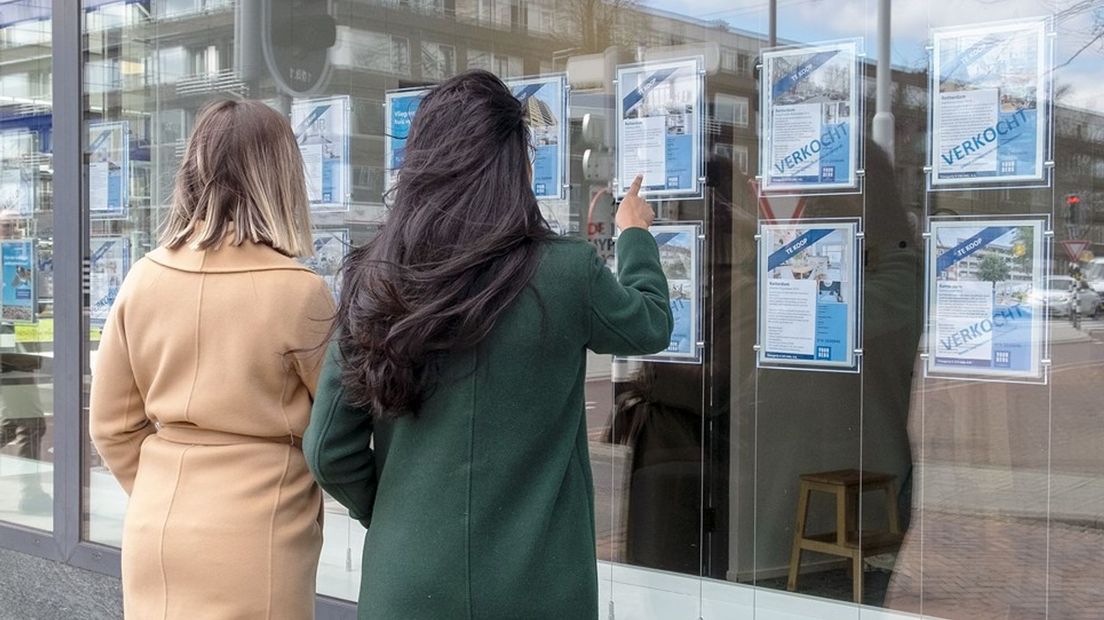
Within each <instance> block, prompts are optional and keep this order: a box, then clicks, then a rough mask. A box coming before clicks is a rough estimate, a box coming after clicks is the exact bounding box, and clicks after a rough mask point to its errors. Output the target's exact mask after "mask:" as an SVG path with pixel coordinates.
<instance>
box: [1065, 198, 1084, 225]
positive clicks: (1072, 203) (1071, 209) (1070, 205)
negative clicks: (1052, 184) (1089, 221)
mask: <svg viewBox="0 0 1104 620" xmlns="http://www.w3.org/2000/svg"><path fill="white" fill-rule="evenodd" d="M1066 209H1067V216H1068V221H1069V222H1070V223H1071V224H1078V223H1080V221H1081V220H1080V215H1081V197H1080V196H1078V195H1077V194H1067V195H1066Z"/></svg>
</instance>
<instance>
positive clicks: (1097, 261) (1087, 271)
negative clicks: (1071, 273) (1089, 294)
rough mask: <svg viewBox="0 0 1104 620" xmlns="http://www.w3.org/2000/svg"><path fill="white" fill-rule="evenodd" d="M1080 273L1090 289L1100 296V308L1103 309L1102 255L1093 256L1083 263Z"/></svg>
mask: <svg viewBox="0 0 1104 620" xmlns="http://www.w3.org/2000/svg"><path fill="white" fill-rule="evenodd" d="M1081 273H1082V274H1083V275H1084V276H1085V280H1086V281H1087V282H1088V283H1089V286H1090V287H1091V288H1092V290H1094V291H1096V294H1097V295H1099V296H1100V306H1101V308H1100V309H1101V310H1104V257H1101V258H1094V259H1092V260H1091V261H1089V262H1087V263H1085V266H1084V267H1082V268H1081Z"/></svg>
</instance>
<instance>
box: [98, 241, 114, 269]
mask: <svg viewBox="0 0 1104 620" xmlns="http://www.w3.org/2000/svg"><path fill="white" fill-rule="evenodd" d="M114 246H115V242H114V241H105V242H104V244H103V245H101V246H100V247H99V249H97V250H96V253H95V254H93V255H92V264H93V265H95V264H96V262H97V261H99V260H100V259H101V258H103V256H104V254H107V252H108V250H110V249H111V248H112V247H114Z"/></svg>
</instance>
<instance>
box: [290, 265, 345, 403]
mask: <svg viewBox="0 0 1104 620" xmlns="http://www.w3.org/2000/svg"><path fill="white" fill-rule="evenodd" d="M314 280H315V282H314V283H313V286H312V287H311V289H310V292H309V293H308V294H307V295H306V305H305V307H304V311H303V313H302V316H301V320H300V328H299V329H298V330H297V331H296V334H297V337H298V338H300V341H299V342H298V344H297V346H296V347H295V354H294V355H295V368H296V371H297V372H298V374H299V379H300V380H301V381H302V382H303V384H304V385H306V386H307V390H309V391H310V394H311V397H312V398H313V397H314V396H315V395H316V394H317V392H318V378H319V375H320V374H321V372H322V362H323V360H324V359H325V358H326V339H327V338H329V336H330V325H331V324H332V323H333V319H334V316H335V314H336V309H335V307H334V301H333V294H332V293H330V289H329V287H328V286H326V282H325V281H324V280H322V278H319V277H315V278H314Z"/></svg>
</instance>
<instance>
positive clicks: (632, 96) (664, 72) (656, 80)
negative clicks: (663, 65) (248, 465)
mask: <svg viewBox="0 0 1104 620" xmlns="http://www.w3.org/2000/svg"><path fill="white" fill-rule="evenodd" d="M680 69H682V67H669V68H667V69H661V70H659V71H656V72H655V73H653V74H651V75H649V76H648V78H647V79H646V80H644V83H643V84H641V85H640V86H639V87H637V88H634V89H633V90H632V91H630V92H629V94H627V95H625V99H624V100H623V101H622V102H621V111H622V113H624V114H625V115H626V116H627V115H628V114H629V110H631V109H633V108H634V107H636V106H637V105H639V104H640V102H641V101H644V98H645V97H647V96H648V93H650V92H652V90H654V89H655V87H656V86H658V85H660V84H662V83H663V82H666V81H667V80H669V79H671V78H672V77H674V76H675V74H676V73H678V71H679V70H680Z"/></svg>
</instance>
